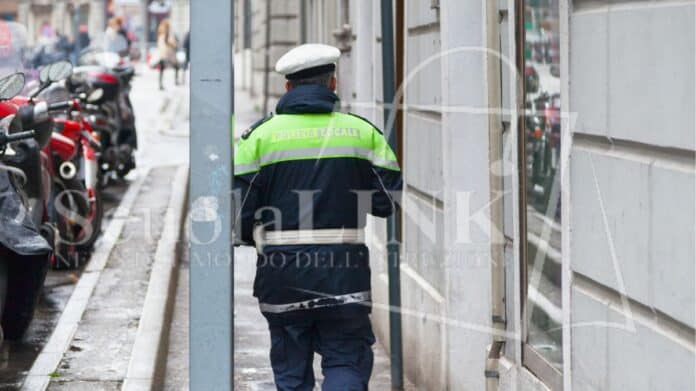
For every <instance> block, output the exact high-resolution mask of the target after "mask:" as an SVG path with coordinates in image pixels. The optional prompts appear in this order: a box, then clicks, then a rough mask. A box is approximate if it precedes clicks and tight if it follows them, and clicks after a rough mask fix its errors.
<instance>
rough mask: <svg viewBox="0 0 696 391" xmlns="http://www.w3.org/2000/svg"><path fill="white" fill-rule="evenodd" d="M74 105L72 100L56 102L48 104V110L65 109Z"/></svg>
mask: <svg viewBox="0 0 696 391" xmlns="http://www.w3.org/2000/svg"><path fill="white" fill-rule="evenodd" d="M72 105H73V102H72V101H69V100H68V101H65V102H55V103H50V104H49V105H48V111H63V110H67V109H69V108H71V107H72Z"/></svg>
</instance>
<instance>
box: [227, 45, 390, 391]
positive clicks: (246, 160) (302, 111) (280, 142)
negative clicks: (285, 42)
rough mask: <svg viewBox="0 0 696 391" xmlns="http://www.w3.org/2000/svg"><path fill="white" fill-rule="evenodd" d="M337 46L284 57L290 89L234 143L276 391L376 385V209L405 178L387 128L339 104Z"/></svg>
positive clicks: (245, 232) (241, 226)
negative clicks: (372, 247)
mask: <svg viewBox="0 0 696 391" xmlns="http://www.w3.org/2000/svg"><path fill="white" fill-rule="evenodd" d="M339 56H340V51H339V50H338V49H337V48H335V47H332V46H327V45H320V44H306V45H301V46H299V47H296V48H294V49H292V50H290V51H289V52H288V53H286V54H285V55H284V56H282V57H281V58H280V60H278V63H277V64H276V71H277V72H279V73H280V74H282V75H284V76H285V78H286V79H287V82H286V89H287V93H286V94H285V95H284V96H283V97H282V98H281V99H280V101H279V102H278V104H277V106H276V110H275V114H274V115H270V116H269V117H266V118H264V119H262V120H260V121H259V122H257V123H256V124H254V125H253V126H252V127H251V128H249V129H248V130H247V131H246V132H245V133H244V134H243V135H242V138H241V139H240V141H239V143H238V144H237V146H236V151H235V157H234V167H235V188H236V190H237V191H236V196H238V197H239V202H240V203H241V205H242V207H241V208H240V216H239V218H238V219H237V227H236V232H237V234H238V235H239V236H241V240H242V242H244V243H246V244H253V245H255V246H256V248H257V251H258V260H257V271H256V278H255V281H254V296H256V297H257V298H258V301H259V307H260V309H261V312H262V313H263V315H264V316H265V318H266V319H267V321H268V324H269V329H270V334H271V354H270V356H271V357H270V358H271V365H272V367H273V373H274V378H275V383H276V386H277V388H278V389H279V390H312V389H313V388H314V383H315V380H314V372H313V369H312V360H313V356H314V353H315V352H317V353H319V355H321V357H322V360H321V367H322V373H323V374H324V383H323V390H339V391H353V390H354V391H361V390H366V389H367V384H368V381H369V378H370V374H371V372H372V364H373V353H372V347H371V346H372V344H373V343H374V342H375V337H374V334H373V333H372V327H371V325H370V319H369V316H368V315H369V313H370V308H371V307H370V267H369V257H368V249H367V247H366V246H365V244H364V234H363V228H364V226H365V220H366V215H367V214H368V213H370V214H372V215H375V216H380V217H387V216H389V215H391V214H392V213H394V211H395V208H396V207H397V203H398V200H397V199H395V195H394V192H397V191H399V190H401V187H402V180H401V172H400V170H399V166H398V163H397V161H396V156H395V155H394V152H393V151H392V150H391V148H390V147H389V145H388V144H387V141H386V140H385V137H384V136H383V134H382V132H381V131H380V130H379V129H378V128H377V127H376V126H374V125H373V124H371V123H370V122H368V121H367V120H365V119H363V118H361V117H358V116H356V115H353V114H344V113H339V112H337V111H335V107H336V103H337V101H338V97H337V96H336V94H335V93H334V90H335V89H336V77H335V75H334V72H335V69H336V62H337V61H338V58H339Z"/></svg>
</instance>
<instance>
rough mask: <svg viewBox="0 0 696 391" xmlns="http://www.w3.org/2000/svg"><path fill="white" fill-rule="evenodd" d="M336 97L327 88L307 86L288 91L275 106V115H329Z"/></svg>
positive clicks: (313, 85)
mask: <svg viewBox="0 0 696 391" xmlns="http://www.w3.org/2000/svg"><path fill="white" fill-rule="evenodd" d="M337 101H338V96H336V94H335V93H334V92H333V91H331V90H330V89H328V88H327V87H324V86H320V85H316V84H307V85H299V86H297V87H294V88H293V89H291V90H290V91H288V92H287V93H286V94H285V95H283V97H282V98H280V100H279V101H278V104H277V105H276V113H277V114H307V113H331V112H333V111H334V107H335V106H336V102H337Z"/></svg>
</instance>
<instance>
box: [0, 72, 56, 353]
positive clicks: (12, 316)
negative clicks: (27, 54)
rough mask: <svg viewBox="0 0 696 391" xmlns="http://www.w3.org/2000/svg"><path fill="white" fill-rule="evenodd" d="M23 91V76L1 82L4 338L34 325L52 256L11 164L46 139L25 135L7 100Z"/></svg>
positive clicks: (20, 174)
mask: <svg viewBox="0 0 696 391" xmlns="http://www.w3.org/2000/svg"><path fill="white" fill-rule="evenodd" d="M23 88H24V75H23V74H22V73H14V74H12V75H9V76H7V77H5V78H3V79H0V315H1V319H0V325H1V326H2V327H1V330H0V340H2V339H4V338H7V339H19V338H21V337H22V335H23V334H24V333H25V331H26V330H27V328H28V327H29V324H30V322H31V320H32V318H33V315H34V308H35V307H36V303H37V301H38V297H39V294H40V292H41V288H42V287H43V283H44V280H45V278H46V272H47V270H48V265H49V259H50V256H51V246H50V245H49V243H48V242H47V241H46V239H45V238H44V237H43V236H42V235H41V234H40V233H39V229H38V227H37V225H36V223H35V221H34V220H33V219H32V215H33V214H32V213H31V212H30V208H29V206H28V199H27V197H26V196H25V195H24V194H23V191H22V190H23V185H26V184H27V183H28V182H27V179H28V178H27V176H26V174H25V173H24V171H23V170H21V169H19V168H17V167H15V166H14V165H12V164H7V163H8V162H11V161H13V160H16V159H17V158H21V156H20V155H21V154H23V153H26V152H27V151H26V150H22V149H21V148H20V145H21V144H22V143H24V142H25V141H31V140H36V139H39V138H43V137H45V134H40V133H41V132H37V131H36V130H28V131H23V130H22V122H21V119H20V117H19V116H17V113H18V110H19V107H18V106H16V105H15V104H13V103H11V102H8V100H9V99H11V98H13V97H14V96H15V95H17V94H18V93H19V92H20V91H21V90H22V89H23Z"/></svg>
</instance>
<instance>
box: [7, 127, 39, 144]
mask: <svg viewBox="0 0 696 391" xmlns="http://www.w3.org/2000/svg"><path fill="white" fill-rule="evenodd" d="M35 135H36V132H35V131H34V130H27V131H25V132H17V133H12V134H6V133H0V145H5V144H7V143H12V142H15V141H20V140H25V139H28V138H33V137H34V136H35Z"/></svg>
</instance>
